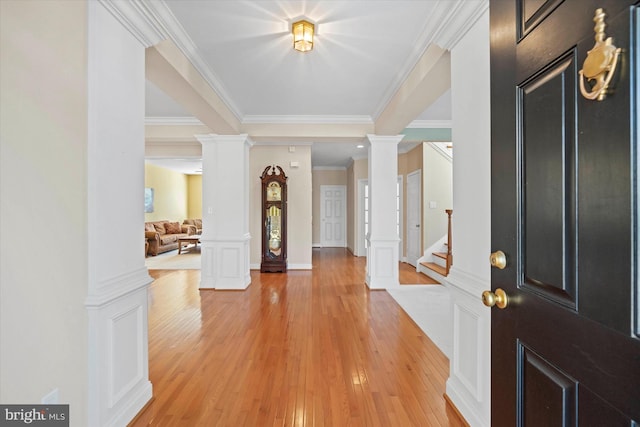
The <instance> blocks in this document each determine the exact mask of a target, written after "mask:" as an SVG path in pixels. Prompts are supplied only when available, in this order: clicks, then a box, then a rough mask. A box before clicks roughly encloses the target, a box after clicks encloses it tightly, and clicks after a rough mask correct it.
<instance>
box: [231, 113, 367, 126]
mask: <svg viewBox="0 0 640 427" xmlns="http://www.w3.org/2000/svg"><path fill="white" fill-rule="evenodd" d="M258 123H268V124H292V125H293V124H310V125H313V124H329V125H333V124H340V125H342V124H355V125H360V124H366V125H370V124H373V119H372V118H371V117H370V116H266V115H265V116H245V117H244V119H242V124H243V125H244V124H258Z"/></svg>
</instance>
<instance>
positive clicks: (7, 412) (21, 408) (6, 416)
mask: <svg viewBox="0 0 640 427" xmlns="http://www.w3.org/2000/svg"><path fill="white" fill-rule="evenodd" d="M24 425H33V426H39V427H50V426H51V427H69V405H0V427H5V426H7V427H10V426H24Z"/></svg>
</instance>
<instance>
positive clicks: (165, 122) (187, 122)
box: [144, 117, 204, 126]
mask: <svg viewBox="0 0 640 427" xmlns="http://www.w3.org/2000/svg"><path fill="white" fill-rule="evenodd" d="M144 124H145V125H160V126H194V125H197V126H204V123H202V122H201V121H200V120H198V119H196V118H195V117H145V118H144Z"/></svg>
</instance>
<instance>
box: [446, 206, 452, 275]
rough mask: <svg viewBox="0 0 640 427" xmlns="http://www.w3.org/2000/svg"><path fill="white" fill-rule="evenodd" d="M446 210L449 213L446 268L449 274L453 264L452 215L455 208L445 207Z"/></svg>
mask: <svg viewBox="0 0 640 427" xmlns="http://www.w3.org/2000/svg"><path fill="white" fill-rule="evenodd" d="M445 212H446V213H447V217H448V219H447V221H448V224H447V259H446V261H447V265H446V270H447V275H449V270H450V269H451V266H452V265H453V253H452V244H451V215H452V214H453V209H445Z"/></svg>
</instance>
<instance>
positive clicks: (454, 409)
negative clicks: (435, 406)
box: [443, 393, 471, 427]
mask: <svg viewBox="0 0 640 427" xmlns="http://www.w3.org/2000/svg"><path fill="white" fill-rule="evenodd" d="M443 397H444V400H445V401H446V402H447V407H448V408H450V409H451V411H452V412H453V413H454V414H456V416H457V417H458V421H460V422H461V423H462V424H463V425H464V426H465V427H471V425H470V424H469V423H468V422H467V420H465V419H464V417H463V416H462V414H461V413H460V410H459V409H458V407H457V406H456V405H455V404H454V403H453V401H452V400H451V398H450V397H449V396H447V393H445V394H444V395H443Z"/></svg>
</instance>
